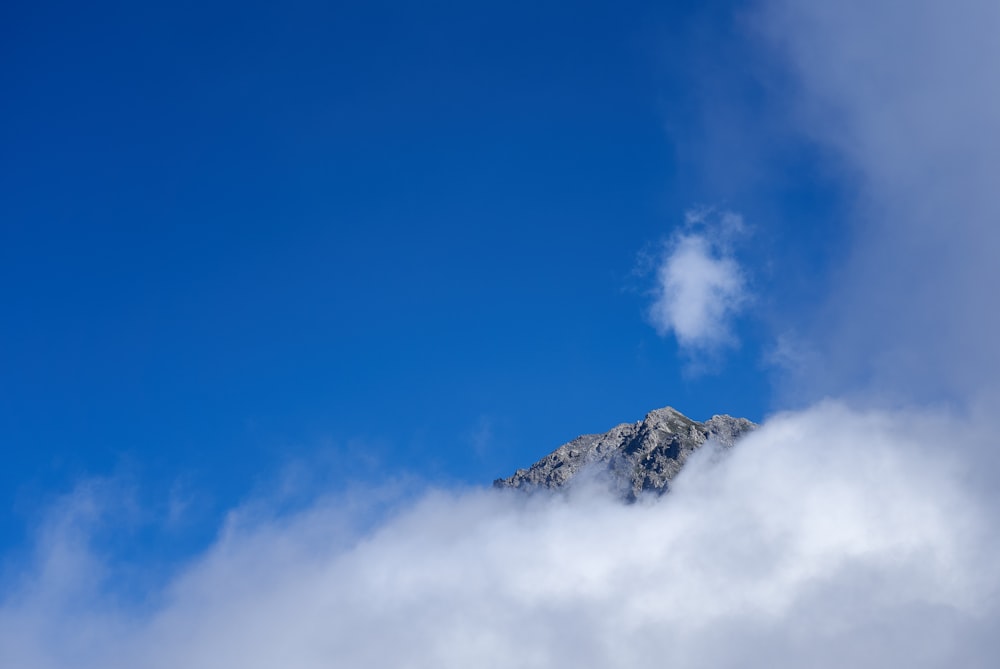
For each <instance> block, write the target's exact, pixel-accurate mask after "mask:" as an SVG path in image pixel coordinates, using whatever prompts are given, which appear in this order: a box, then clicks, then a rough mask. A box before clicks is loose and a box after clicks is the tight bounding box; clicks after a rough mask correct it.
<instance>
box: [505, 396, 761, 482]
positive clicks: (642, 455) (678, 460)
mask: <svg viewBox="0 0 1000 669" xmlns="http://www.w3.org/2000/svg"><path fill="white" fill-rule="evenodd" d="M756 427H757V425H756V424H754V423H752V422H750V421H749V420H747V419H746V418H733V417H732V416H712V418H710V419H708V420H707V421H705V422H703V423H699V422H696V421H693V420H691V419H690V418H688V417H687V416H685V415H684V414H682V413H680V412H679V411H677V410H675V409H673V408H671V407H666V408H664V409H657V410H656V411H651V412H649V413H648V414H646V417H645V419H643V420H641V421H639V422H637V423H623V424H621V425H619V426H617V427H615V428H613V429H611V430H610V431H609V432H605V433H604V434H586V435H583V436H581V437H577V438H576V439H574V440H573V441H571V442H569V443H567V444H563V445H562V446H560V447H559V448H557V449H556V450H554V451H553V452H552V453H550V454H549V455H547V456H545V457H544V458H542V459H541V460H539V461H538V462H536V463H535V464H533V465H532V466H531V467H529V468H528V469H518V470H517V471H516V472H514V474H513V475H512V476H509V477H508V478H505V479H497V480H496V481H494V482H493V485H494V487H497V488H522V489H534V488H549V489H557V488H562V487H565V486H566V485H568V484H569V483H570V482H572V481H573V480H574V479H575V478H577V477H578V476H580V475H581V474H583V473H585V472H586V473H588V474H593V475H595V476H597V477H602V478H606V479H607V481H608V482H609V483H610V485H611V486H612V487H613V489H614V490H615V492H617V493H618V494H620V495H621V496H622V498H623V499H626V500H629V501H633V500H635V499H636V498H637V497H638V496H639V494H640V493H643V492H652V493H656V494H659V493H664V492H666V491H667V490H668V489H669V487H670V480H671V479H673V478H674V477H675V476H676V475H677V473H678V472H679V471H680V470H681V467H683V466H684V462H685V461H686V460H687V459H688V457H689V456H690V455H691V454H692V453H693V452H694V451H696V450H698V449H699V448H701V447H702V446H703V445H704V444H706V443H707V442H708V441H709V440H711V441H713V442H715V443H718V444H719V445H720V446H722V447H723V448H731V447H732V446H733V444H735V443H736V441H737V440H738V439H739V438H740V437H741V436H743V435H744V434H746V433H747V432H750V431H751V430H753V429H755V428H756Z"/></svg>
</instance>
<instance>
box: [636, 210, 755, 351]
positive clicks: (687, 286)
mask: <svg viewBox="0 0 1000 669" xmlns="http://www.w3.org/2000/svg"><path fill="white" fill-rule="evenodd" d="M710 215H711V213H710V212H701V213H699V212H688V214H687V217H686V223H687V226H686V230H685V231H684V232H682V233H680V234H678V235H675V237H674V238H673V239H672V240H671V241H670V242H668V243H667V245H666V247H665V249H664V253H663V257H662V259H661V262H660V264H659V266H658V267H657V270H656V287H655V290H654V298H653V304H652V305H651V306H650V309H649V318H650V321H651V322H652V324H653V326H654V327H655V328H656V330H657V332H658V333H659V334H660V335H661V336H666V335H668V334H673V335H674V336H675V337H676V338H677V343H678V345H679V346H680V347H681V348H682V349H686V350H688V351H714V350H718V349H719V348H721V347H726V346H733V345H735V344H736V343H737V340H736V337H735V335H734V334H733V331H732V326H731V321H732V319H733V317H734V316H735V315H736V314H738V313H739V311H740V310H741V309H742V308H743V306H744V305H745V303H746V301H747V297H748V296H747V288H746V280H745V278H744V271H743V270H742V268H741V267H740V265H739V263H738V262H737V261H736V258H735V257H734V256H733V253H732V250H731V244H730V242H731V239H732V237H733V236H734V235H735V234H737V233H738V232H739V231H741V230H742V228H743V222H742V219H741V218H740V217H739V216H738V215H737V214H734V213H732V212H723V213H722V214H720V215H718V216H717V217H715V216H713V217H712V219H709V218H708V216H710Z"/></svg>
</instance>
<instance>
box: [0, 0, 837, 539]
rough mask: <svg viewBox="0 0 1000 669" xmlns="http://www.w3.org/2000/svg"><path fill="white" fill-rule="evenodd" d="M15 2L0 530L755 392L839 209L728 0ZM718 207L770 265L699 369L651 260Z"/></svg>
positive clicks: (507, 463) (0, 200) (548, 435)
mask: <svg viewBox="0 0 1000 669" xmlns="http://www.w3.org/2000/svg"><path fill="white" fill-rule="evenodd" d="M2 24H3V26H4V28H3V39H2V41H3V43H4V47H3V50H4V51H3V53H4V56H3V58H4V62H5V63H6V65H5V66H4V68H3V70H2V75H0V76H2V78H3V79H2V80H3V86H4V89H5V91H6V93H5V96H4V97H5V100H6V101H7V102H6V104H5V105H4V106H3V110H2V111H0V114H2V117H0V127H2V130H0V133H2V135H0V137H2V144H3V150H2V151H0V154H2V158H0V161H2V162H0V177H2V178H0V183H2V186H0V189H2V197H0V208H2V209H0V220H2V221H3V224H2V228H0V235H2V239H0V254H2V259H0V286H2V288H0V291H2V292H0V304H2V308H3V314H4V327H3V328H2V331H0V351H2V353H0V361H2V369H3V384H2V386H0V388H2V389H0V392H2V393H3V396H2V398H0V406H2V407H3V408H2V410H0V443H2V444H3V445H4V453H5V461H6V463H7V464H6V466H5V467H4V468H3V472H2V474H0V490H2V491H3V492H2V493H0V494H2V500H0V501H2V508H4V509H5V511H4V513H3V514H2V516H0V543H2V544H4V545H11V543H12V542H14V543H16V542H18V541H19V540H20V538H21V537H22V536H23V535H22V532H23V530H24V528H25V526H26V525H30V523H31V522H32V517H33V514H34V513H35V512H36V510H37V508H39V506H40V505H42V504H43V503H44V501H45V500H46V499H47V498H49V497H50V496H52V495H55V494H59V493H62V492H65V491H67V490H69V489H71V488H72V486H73V485H75V484H76V482H78V481H79V480H81V479H83V478H86V477H92V476H108V475H122V474H127V475H129V476H132V477H135V479H136V480H137V481H141V486H140V487H141V488H142V489H143V490H148V491H150V494H151V496H152V497H153V498H160V497H165V496H168V495H170V494H173V493H171V491H176V490H177V489H184V490H186V491H189V494H191V495H193V497H194V498H195V499H198V500H200V501H199V504H198V506H199V507H201V512H203V513H204V514H205V518H204V520H205V521H206V522H208V526H211V524H212V522H214V519H215V518H216V517H217V515H218V514H219V513H220V512H221V511H222V510H224V509H225V508H227V507H228V506H229V505H231V504H233V503H235V502H236V501H238V500H239V499H242V498H243V497H244V496H246V495H247V494H248V493H249V492H250V491H252V490H253V489H254V487H255V486H259V485H261V484H264V483H265V482H266V480H268V479H269V477H270V476H272V472H273V471H275V469H280V468H281V467H282V466H283V465H284V464H287V463H288V462H289V461H298V460H306V461H310V460H320V461H323V462H326V463H329V464H328V465H327V466H328V467H330V469H331V471H330V473H329V476H328V477H327V478H324V479H323V485H326V486H329V485H341V484H343V483H344V482H345V481H347V480H358V479H364V478H366V477H385V476H387V475H396V474H403V473H405V474H407V475H415V476H417V477H420V478H425V479H428V480H431V481H451V482H456V481H457V482H466V483H472V484H479V483H488V482H489V481H490V480H492V478H494V477H496V476H501V475H506V474H507V473H509V471H510V470H511V469H512V468H514V467H517V466H524V465H527V464H528V463H530V462H531V461H533V460H534V459H536V458H537V457H538V456H540V455H541V454H543V453H545V452H547V451H548V450H549V449H551V448H553V447H554V446H556V445H558V444H560V443H562V442H563V441H565V440H567V439H569V438H571V437H573V436H575V435H576V434H577V433H580V432H586V431H603V430H605V429H607V428H609V427H610V426H612V425H614V424H616V423H618V422H622V421H627V420H636V419H638V418H640V417H641V416H642V415H643V414H644V413H645V412H646V411H647V410H650V409H652V408H656V407H660V406H663V405H667V404H670V405H674V406H676V407H677V408H679V409H681V410H682V411H685V412H687V413H688V414H690V415H692V416H693V417H696V418H699V419H703V418H707V417H708V416H709V415H711V414H713V413H731V414H735V415H742V416H748V417H750V418H753V419H756V420H759V419H760V418H761V417H762V416H763V415H764V414H765V413H766V412H768V411H769V410H770V409H772V408H773V393H772V386H771V380H770V378H769V372H768V369H767V363H766V354H767V350H768V346H769V344H768V343H767V337H768V336H769V332H768V327H769V326H768V318H769V316H768V312H769V311H774V306H775V305H774V303H773V302H775V301H778V302H780V301H782V300H784V301H787V302H794V301H795V300H802V299H804V298H808V297H809V296H810V294H811V293H810V291H814V290H815V287H810V284H811V283H815V284H816V285H818V279H817V278H816V277H817V276H818V274H817V273H816V272H815V271H814V269H815V266H816V265H819V264H822V263H823V262H825V260H824V258H825V257H826V255H828V253H827V251H828V250H829V243H830V241H831V239H835V238H836V236H837V233H836V229H835V228H833V227H832V226H830V225H826V224H825V223H824V217H825V216H826V215H827V214H823V213H820V212H823V211H827V210H828V209H829V206H828V205H829V204H830V202H831V201H832V198H833V193H834V191H835V187H836V182H835V180H834V179H833V178H832V175H831V174H828V173H823V172H821V171H820V170H818V169H816V168H814V167H808V165H809V156H810V152H811V151H814V149H812V148H810V147H809V145H808V143H806V142H802V141H796V140H794V139H792V138H789V137H788V136H787V133H782V132H780V121H778V120H776V118H777V117H775V118H774V119H771V118H770V117H771V116H772V115H773V112H774V111H775V109H776V108H777V106H778V105H779V104H780V95H777V96H775V95H771V99H768V97H767V95H766V93H767V90H768V88H769V87H772V88H773V87H780V86H781V81H780V77H778V76H776V75H775V74H774V72H771V73H770V74H768V71H767V69H766V63H765V62H764V61H763V60H762V59H761V57H760V55H759V53H757V52H756V51H755V50H754V49H753V37H752V34H749V32H750V31H747V30H745V28H746V26H744V25H742V23H741V19H740V8H739V7H736V8H734V7H731V6H727V5H725V4H717V3H716V4H712V3H710V4H709V5H705V4H704V3H689V4H685V3H675V4H672V5H663V4H662V3H642V2H637V3H626V4H624V5H623V4H621V3H588V4H585V5H580V6H574V7H573V8H568V7H566V6H565V5H564V4H563V3H472V4H469V5H455V4H452V3H358V4H356V5H351V4H336V3H335V4H333V5H330V4H327V3H308V2H305V3H302V2H297V3H292V4H290V5H287V6H286V5H282V6H281V7H280V8H279V7H277V6H268V5H266V4H265V5H251V6H246V5H245V4H243V3H240V4H228V3H211V4H209V5H207V6H206V5H204V4H203V3H196V4H188V3H180V4H178V3H173V2H172V3H143V4H142V5H139V6H125V5H117V4H112V3H99V4H97V5H88V6H74V5H71V4H67V5H66V6H56V5H45V4H39V3H12V4H8V5H7V6H6V8H5V9H4V10H3V20H2ZM768 119H770V120H768ZM764 157H767V161H766V162H763V161H762V162H761V163H760V164H758V165H754V164H752V163H753V162H754V161H755V160H756V159H757V158H762V159H763V158H764ZM698 206H714V207H719V208H722V209H725V210H734V211H738V212H739V213H741V214H742V215H743V217H744V219H745V221H746V223H747V225H748V227H749V228H750V230H751V232H750V234H748V235H746V236H745V237H744V239H743V240H742V242H741V244H742V246H741V249H740V253H741V254H742V255H743V256H744V258H745V259H746V260H745V262H747V263H748V264H747V269H748V274H749V279H750V280H752V281H753V282H754V285H755V286H760V285H766V284H773V285H774V286H775V290H773V291H771V294H772V297H770V298H769V300H771V302H772V303H768V302H761V303H757V304H756V305H754V308H753V309H749V310H744V313H743V317H744V321H743V323H742V324H741V332H740V342H741V343H740V345H739V347H735V348H734V347H729V348H728V349H727V350H725V351H723V352H722V353H721V354H720V355H715V356H713V361H712V363H711V364H710V365H709V366H708V368H707V369H702V370H701V372H699V371H698V370H697V369H692V368H691V363H690V360H689V359H687V358H686V357H685V356H684V355H679V353H678V348H677V346H676V344H675V342H674V341H673V340H672V339H671V337H670V336H669V333H668V335H667V336H666V337H660V336H658V335H657V333H656V331H655V330H654V328H652V327H651V326H650V323H649V319H648V318H647V311H648V309H649V303H650V290H651V289H652V286H653V283H654V281H653V278H652V277H651V276H649V275H648V274H647V275H642V274H641V273H637V268H638V269H639V270H641V269H642V258H643V257H646V256H649V255H650V254H652V255H653V256H655V255H656V254H657V253H658V252H659V246H658V245H659V244H661V243H662V242H663V241H664V240H665V239H668V238H669V236H670V235H671V234H672V233H673V231H675V230H676V229H678V227H679V226H681V224H682V223H683V221H684V214H685V212H686V211H687V210H688V209H690V208H692V207H698ZM820 252H823V253H824V254H826V255H824V256H821V255H820ZM777 261H780V262H782V263H797V264H799V267H798V268H797V272H796V276H795V279H794V280H793V281H791V282H788V281H786V280H785V277H781V278H780V279H779V278H777V277H775V276H774V274H773V269H771V267H772V266H773V264H774V263H775V262H777ZM647 269H648V268H647ZM699 369H700V367H699ZM153 491H155V492H153Z"/></svg>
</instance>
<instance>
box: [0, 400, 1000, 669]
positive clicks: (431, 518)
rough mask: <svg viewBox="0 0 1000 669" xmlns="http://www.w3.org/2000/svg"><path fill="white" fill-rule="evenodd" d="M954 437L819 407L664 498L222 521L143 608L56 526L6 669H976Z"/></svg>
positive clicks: (12, 601)
mask: <svg viewBox="0 0 1000 669" xmlns="http://www.w3.org/2000/svg"><path fill="white" fill-rule="evenodd" d="M955 430H956V426H955V425H954V424H953V423H951V422H950V421H949V419H947V418H942V417H932V416H926V415H923V416H915V415H903V414H886V413H865V412H858V411H852V410H849V409H847V408H845V407H843V406H840V405H836V404H826V405H822V406H819V407H816V408H814V409H811V410H809V411H806V412H800V413H796V414H787V415H781V416H778V417H776V418H774V419H772V420H771V421H769V422H768V424H767V425H766V426H764V427H763V428H762V429H761V430H760V431H759V432H757V433H755V434H753V435H752V436H750V437H749V438H747V439H746V440H745V441H744V442H743V443H742V444H741V445H740V446H739V447H738V448H736V449H734V450H733V451H731V454H730V455H729V457H727V458H724V459H722V460H721V461H717V460H713V459H712V458H711V457H701V458H696V459H695V460H694V461H693V462H692V463H691V465H690V466H689V468H688V469H686V470H685V472H684V473H682V475H681V476H680V477H679V478H678V479H677V485H676V488H675V491H674V492H673V493H671V494H670V495H669V496H667V497H666V498H663V499H661V500H659V501H654V500H644V501H642V502H640V503H638V504H635V505H622V504H620V503H618V502H616V501H614V500H612V499H610V498H608V497H606V496H605V495H603V494H601V493H600V492H598V491H596V490H587V489H580V490H575V491H571V492H570V494H569V495H566V496H562V495H536V496H533V497H532V496H525V495H522V494H520V493H518V492H516V491H506V492H501V491H482V490H479V491H475V490H473V491H467V492H454V491H452V492H436V493H431V494H428V495H426V496H425V497H424V498H423V499H422V500H421V501H420V502H419V503H418V504H416V505H415V506H413V507H412V508H409V509H408V510H406V511H404V512H402V513H400V514H398V515H396V516H394V517H392V518H391V519H388V520H387V521H385V522H383V523H381V524H379V526H378V527H377V528H376V529H375V530H374V531H371V532H363V533H360V534H356V533H351V532H345V531H338V530H337V529H336V528H338V527H344V523H343V522H342V521H343V515H344V511H343V510H342V509H341V508H340V505H339V503H338V501H337V500H332V501H327V502H325V503H319V504H317V505H316V506H314V507H313V508H311V509H309V510H307V511H305V512H302V513H300V514H298V515H296V516H294V517H291V518H284V519H282V520H276V519H271V520H257V521H250V522H236V521H235V520H234V522H232V523H231V524H230V526H229V527H228V528H227V530H226V531H225V532H224V533H223V534H222V536H221V537H220V539H219V540H218V542H217V543H216V544H215V545H214V546H213V547H212V548H211V549H210V550H209V551H208V552H207V553H206V554H205V555H203V556H202V557H200V558H199V559H198V560H196V561H194V562H193V563H191V564H190V565H188V566H187V567H185V568H184V569H182V570H181V571H180V572H179V573H178V574H177V576H176V577H175V578H174V579H172V580H171V581H170V582H169V583H168V584H167V585H166V586H165V587H164V588H163V589H162V591H159V592H157V593H156V596H155V597H153V598H152V599H151V600H149V601H148V602H146V603H144V604H139V605H137V604H133V605H124V604H121V603H120V602H116V600H115V598H114V597H112V596H110V595H108V594H107V592H106V588H107V586H108V582H107V580H106V579H109V578H113V575H111V574H106V573H102V571H101V569H100V567H99V563H100V561H99V560H97V559H95V558H94V557H93V556H92V555H91V556H90V557H88V555H89V553H88V551H87V550H86V542H85V541H84V537H81V536H79V535H76V536H74V533H73V532H72V531H71V530H70V529H68V527H69V525H71V524H67V523H66V522H65V520H66V516H65V515H63V516H61V518H60V519H57V521H56V522H55V525H54V526H53V529H52V531H51V532H50V533H49V534H48V538H47V539H46V541H45V543H44V545H43V546H42V547H41V548H40V550H41V553H42V554H41V555H40V559H39V560H38V562H37V564H38V565H40V567H39V569H38V571H36V572H35V573H34V574H32V578H30V579H25V580H24V583H25V585H24V587H23V588H22V589H21V590H20V591H18V592H16V593H14V594H12V595H11V596H9V597H8V598H7V599H6V600H5V601H4V603H3V605H2V607H0V650H2V656H3V658H4V660H5V661H4V664H5V665H6V666H16V667H29V668H34V667H69V666H72V667H76V668H81V669H88V668H91V667H94V668H97V667H100V668H102V669H116V668H117V667H122V668H125V667H130V668H131V667H136V666H142V667H148V668H151V669H155V668H157V667H163V668H168V667H169V668H171V669H172V668H173V667H178V666H184V667H191V668H199V667H205V668H207V667H219V666H240V667H246V668H248V669H252V668H254V667H274V666H288V667H296V668H302V669H308V668H311V667H317V668H318V667H330V666H373V667H390V666H391V667H428V668H431V667H434V668H441V667H462V668H463V669H464V668H465V667H469V666H476V667H509V666H524V667H595V668H597V667H621V666H628V665H631V664H645V663H649V662H651V661H655V662H656V663H658V664H663V665H677V666H686V667H745V666H747V664H748V663H750V664H752V665H754V666H771V667H779V668H780V667H801V666H813V667H838V668H839V667H842V666H845V665H849V666H856V667H884V666H887V665H889V666H913V667H930V666H945V664H948V666H965V667H980V666H982V667H986V666H991V665H992V664H993V663H992V662H990V661H988V660H989V658H991V657H995V656H996V655H995V654H996V652H997V651H998V650H1000V648H998V647H997V646H998V644H1000V642H998V641H997V640H996V638H995V634H993V633H992V631H993V630H994V629H995V628H996V625H997V624H998V623H1000V610H998V608H997V599H996V596H997V594H998V586H1000V574H998V567H997V565H1000V560H998V559H997V558H998V557H1000V555H998V553H997V546H996V543H995V537H994V536H993V531H992V527H991V525H990V522H989V521H990V514H991V512H992V510H991V509H989V508H986V507H984V505H983V501H982V500H981V499H977V498H976V497H975V496H974V495H972V494H970V492H969V487H968V486H967V485H966V484H965V472H964V471H963V469H962V464H961V461H960V459H958V458H955V457H952V456H951V454H948V453H942V452H941V448H940V444H941V443H942V442H943V441H945V440H947V439H948V438H952V437H954V436H955V434H957V433H956V431H955ZM962 436H964V437H970V435H968V434H966V433H962ZM704 455H705V456H708V454H707V453H705V454H704ZM64 511H72V508H71V507H70V508H68V509H65V510H64ZM102 579H103V582H102ZM102 593H104V594H102Z"/></svg>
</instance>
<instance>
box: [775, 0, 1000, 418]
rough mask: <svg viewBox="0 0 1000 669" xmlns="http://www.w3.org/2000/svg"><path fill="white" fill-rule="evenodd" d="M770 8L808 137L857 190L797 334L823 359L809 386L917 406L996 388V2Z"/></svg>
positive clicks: (999, 280)
mask: <svg viewBox="0 0 1000 669" xmlns="http://www.w3.org/2000/svg"><path fill="white" fill-rule="evenodd" d="M760 5H761V11H760V13H759V25H760V26H761V27H762V29H763V32H764V34H766V35H767V37H768V38H769V39H770V40H771V42H772V43H774V44H776V45H777V46H778V47H779V53H780V55H781V58H782V64H783V65H784V66H786V67H787V69H788V71H789V72H790V73H791V74H792V75H793V77H794V81H795V83H796V89H795V90H796V92H795V95H794V99H793V101H792V102H793V105H792V106H793V107H794V108H795V109H796V120H797V123H798V129H799V130H800V131H802V132H804V133H805V134H807V135H808V136H810V137H811V138H812V139H814V140H817V141H818V142H819V143H820V144H821V145H822V146H825V147H826V148H827V149H829V150H830V151H832V152H833V153H835V154H836V156H837V159H838V161H839V162H840V164H843V165H845V166H846V167H847V168H848V169H849V170H850V171H851V175H850V178H851V182H852V183H854V184H857V187H858V195H859V202H858V205H857V208H856V209H855V210H854V211H853V212H852V219H851V220H850V221H849V224H850V225H851V226H852V233H853V250H852V253H851V255H850V258H849V259H848V261H847V263H846V264H845V266H844V267H842V268H841V270H840V272H839V273H838V274H837V276H836V277H835V281H834V285H833V288H832V291H831V295H830V297H829V300H828V301H827V302H826V304H825V305H824V309H823V310H822V316H821V317H820V318H818V319H816V320H815V321H814V322H812V323H810V324H808V325H806V324H804V323H801V322H800V323H797V324H796V329H797V330H801V331H803V332H805V331H808V335H809V338H810V340H811V341H810V344H811V345H813V346H815V347H816V348H817V350H819V351H820V352H821V353H822V355H821V356H819V357H818V358H817V361H818V364H816V365H812V366H810V367H809V368H804V369H801V370H799V372H800V379H799V381H800V383H799V387H800V388H811V389H812V390H813V391H814V392H815V393H817V394H825V393H838V394H839V393H842V392H853V391H857V390H858V388H859V387H860V386H862V385H863V384H864V385H867V386H868V388H869V389H873V390H874V391H875V392H877V393H883V394H884V393H888V394H892V395H895V396H897V397H901V398H903V399H906V400H914V399H915V400H918V401H923V400H927V399H933V400H937V399H941V398H948V399H955V398H956V397H957V398H960V399H961V398H966V397H967V396H968V395H969V394H970V393H979V392H984V391H987V392H994V391H996V389H997V379H998V378H1000V354H998V349H997V346H996V336H995V333H996V332H997V330H998V329H1000V310H998V309H995V308H992V305H993V304H995V302H996V299H995V295H994V291H995V287H996V286H998V285H1000V263H998V262H997V258H998V257H1000V225H998V222H1000V190H998V189H997V187H996V183H997V178H996V175H997V174H1000V113H998V110H1000V78H998V77H997V76H996V75H995V72H994V68H992V67H990V64H991V63H996V62H1000V40H997V39H996V35H997V31H998V29H1000V4H998V3H996V2H992V1H990V0H957V1H956V2H950V3H941V2H934V1H933V0H913V1H911V0H905V1H904V0H881V1H879V2H862V1H860V0H845V1H842V2H801V1H798V0H764V1H763V2H761V3H760ZM793 318H794V316H793Z"/></svg>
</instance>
